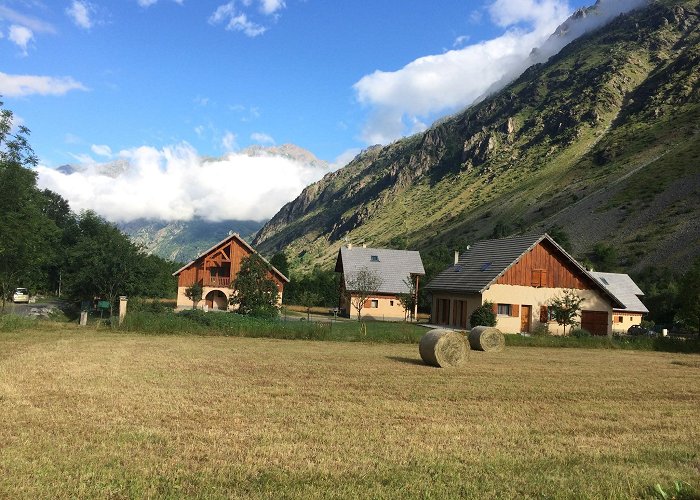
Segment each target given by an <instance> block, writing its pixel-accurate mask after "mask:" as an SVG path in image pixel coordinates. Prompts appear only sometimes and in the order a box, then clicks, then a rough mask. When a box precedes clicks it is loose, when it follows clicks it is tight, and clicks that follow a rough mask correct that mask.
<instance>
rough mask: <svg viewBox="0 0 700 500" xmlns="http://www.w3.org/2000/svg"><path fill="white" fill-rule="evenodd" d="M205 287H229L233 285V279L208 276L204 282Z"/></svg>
mask: <svg viewBox="0 0 700 500" xmlns="http://www.w3.org/2000/svg"><path fill="white" fill-rule="evenodd" d="M203 285H204V286H218V287H228V286H230V285H231V278H229V277H228V276H207V277H206V278H204V280H203Z"/></svg>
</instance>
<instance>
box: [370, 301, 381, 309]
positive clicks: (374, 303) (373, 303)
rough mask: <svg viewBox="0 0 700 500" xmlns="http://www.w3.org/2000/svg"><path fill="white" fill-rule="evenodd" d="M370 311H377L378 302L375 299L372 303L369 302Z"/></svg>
mask: <svg viewBox="0 0 700 500" xmlns="http://www.w3.org/2000/svg"><path fill="white" fill-rule="evenodd" d="M369 307H370V308H371V309H377V308H378V307H379V301H378V300H377V299H372V302H370V306H369Z"/></svg>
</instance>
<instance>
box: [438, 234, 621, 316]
mask: <svg viewBox="0 0 700 500" xmlns="http://www.w3.org/2000/svg"><path fill="white" fill-rule="evenodd" d="M543 240H547V241H549V242H550V243H551V244H552V245H554V246H555V247H556V248H557V250H559V251H560V252H561V254H562V255H563V256H564V257H566V258H567V259H568V260H569V262H571V264H572V265H574V266H575V267H577V268H578V269H579V270H580V271H581V273H582V274H584V275H586V276H588V277H589V278H590V280H591V282H592V283H593V284H594V285H597V286H598V287H599V288H600V290H601V291H602V292H603V293H604V294H605V295H607V296H608V297H609V298H611V299H612V303H613V305H620V306H621V305H622V303H621V302H620V300H619V299H618V298H617V297H615V295H613V294H612V293H611V292H610V291H609V290H608V289H606V288H605V287H604V286H602V284H601V283H599V282H598V281H596V280H595V279H594V278H593V277H591V276H590V274H589V273H588V271H586V269H584V268H583V266H581V264H579V263H578V262H577V261H576V259H574V258H573V257H572V256H571V255H569V254H568V253H567V252H566V251H565V250H564V249H563V248H561V247H560V246H559V245H558V244H557V242H556V241H554V240H553V239H552V238H551V237H550V236H549V235H548V234H546V233H545V234H535V235H525V236H511V237H510V238H501V239H498V240H484V241H479V242H477V243H475V244H474V245H472V246H471V247H470V248H469V249H468V250H466V251H465V252H463V253H462V254H461V255H460V256H459V260H458V261H457V264H456V265H452V266H450V267H448V268H447V269H445V270H444V271H442V272H441V273H439V274H438V275H437V276H435V277H434V278H433V279H432V280H431V281H430V283H428V284H427V285H426V287H425V288H426V290H431V291H444V292H457V293H482V292H484V291H485V290H486V289H487V288H488V287H489V286H491V285H492V284H493V283H494V282H495V281H496V280H497V279H498V278H499V277H500V276H502V275H503V274H504V273H505V272H506V271H507V270H508V269H510V267H511V266H513V265H515V264H516V263H517V262H518V261H519V260H520V258H521V257H522V256H523V255H524V254H525V253H527V252H528V251H530V250H532V249H533V248H534V247H535V246H536V245H537V244H538V243H540V242H541V241H543Z"/></svg>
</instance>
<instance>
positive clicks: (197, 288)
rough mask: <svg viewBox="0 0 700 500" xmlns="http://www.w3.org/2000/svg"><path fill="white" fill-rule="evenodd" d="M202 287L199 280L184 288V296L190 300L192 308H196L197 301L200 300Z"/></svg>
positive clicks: (202, 292) (202, 291)
mask: <svg viewBox="0 0 700 500" xmlns="http://www.w3.org/2000/svg"><path fill="white" fill-rule="evenodd" d="M203 294H204V289H203V288H202V285H201V284H200V283H199V282H196V283H194V284H193V285H192V286H188V287H187V288H185V297H187V298H188V299H190V300H191V301H192V309H197V303H198V302H199V301H200V300H202V295H203Z"/></svg>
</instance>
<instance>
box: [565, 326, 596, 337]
mask: <svg viewBox="0 0 700 500" xmlns="http://www.w3.org/2000/svg"><path fill="white" fill-rule="evenodd" d="M569 334H570V335H571V336H572V337H575V338H577V339H585V338H588V337H592V335H591V332H589V331H588V330H586V329H585V328H574V329H573V330H571V331H570V332H569Z"/></svg>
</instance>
